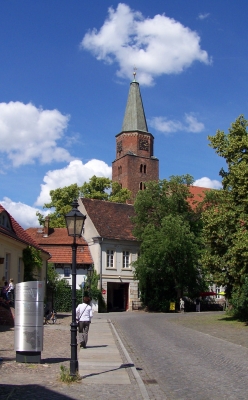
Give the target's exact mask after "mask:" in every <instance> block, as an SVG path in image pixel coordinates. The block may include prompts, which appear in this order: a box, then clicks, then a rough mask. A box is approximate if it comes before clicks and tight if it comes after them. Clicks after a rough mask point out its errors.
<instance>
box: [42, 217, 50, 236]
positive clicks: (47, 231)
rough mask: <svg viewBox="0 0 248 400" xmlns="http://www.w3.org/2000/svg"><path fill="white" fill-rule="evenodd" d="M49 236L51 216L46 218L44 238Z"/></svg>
mask: <svg viewBox="0 0 248 400" xmlns="http://www.w3.org/2000/svg"><path fill="white" fill-rule="evenodd" d="M48 235H49V216H47V217H46V218H45V222H44V235H43V237H48Z"/></svg>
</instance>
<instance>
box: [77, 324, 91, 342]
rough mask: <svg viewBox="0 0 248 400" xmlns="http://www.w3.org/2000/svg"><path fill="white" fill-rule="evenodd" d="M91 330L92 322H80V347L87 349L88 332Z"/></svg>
mask: <svg viewBox="0 0 248 400" xmlns="http://www.w3.org/2000/svg"><path fill="white" fill-rule="evenodd" d="M89 329H90V321H80V322H79V342H80V346H83V347H86V345H87V342H88V332H89Z"/></svg>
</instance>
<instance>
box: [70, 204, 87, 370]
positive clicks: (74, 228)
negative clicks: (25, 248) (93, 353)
mask: <svg viewBox="0 0 248 400" xmlns="http://www.w3.org/2000/svg"><path fill="white" fill-rule="evenodd" d="M78 206H79V204H78V201H77V200H74V201H73V203H72V210H71V211H70V212H68V214H66V215H65V222H66V227H67V231H68V235H69V236H72V237H73V243H72V245H71V247H72V292H71V300H72V322H71V360H70V375H72V376H75V375H77V372H78V359H77V322H76V275H77V269H76V265H77V243H76V238H77V237H80V236H81V235H82V231H83V227H84V221H85V219H86V216H85V215H83V214H82V213H81V212H80V211H79V210H78Z"/></svg>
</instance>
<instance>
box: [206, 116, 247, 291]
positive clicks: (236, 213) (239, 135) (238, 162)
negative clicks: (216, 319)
mask: <svg viewBox="0 0 248 400" xmlns="http://www.w3.org/2000/svg"><path fill="white" fill-rule="evenodd" d="M247 126H248V122H247V121H246V120H245V119H244V117H243V115H241V116H239V117H238V118H237V120H236V121H235V122H234V123H232V125H231V128H230V129H229V132H228V133H227V134H226V133H224V132H223V131H219V130H218V131H217V132H216V135H214V136H209V137H208V139H209V141H210V147H212V148H213V149H214V150H215V151H216V153H217V154H218V155H219V156H220V157H223V158H224V159H225V161H226V163H227V171H225V170H224V169H223V168H222V169H221V170H220V176H221V177H222V185H223V189H222V190H219V191H212V193H208V194H207V196H206V198H205V200H204V208H205V209H204V212H203V224H204V229H203V239H204V242H205V243H206V248H205V251H204V253H203V257H202V263H203V265H204V267H205V268H206V269H207V270H208V271H209V272H210V273H211V274H212V276H213V279H214V280H215V282H216V283H217V284H219V285H221V284H222V285H226V294H227V297H231V293H232V291H233V290H234V291H237V290H239V289H240V288H241V287H242V285H243V284H244V282H245V281H246V277H247V276H248V231H247V221H248V197H247V193H248V132H247Z"/></svg>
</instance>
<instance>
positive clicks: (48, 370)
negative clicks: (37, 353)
mask: <svg viewBox="0 0 248 400" xmlns="http://www.w3.org/2000/svg"><path fill="white" fill-rule="evenodd" d="M105 318H106V316H105ZM70 322H71V316H70V315H66V314H63V315H60V316H59V319H58V323H57V324H55V325H46V326H44V350H43V352H42V362H41V364H21V363H16V361H15V351H14V329H13V328H10V329H9V328H7V327H4V326H0V357H2V358H3V361H2V362H0V399H1V400H7V399H8V400H24V399H25V400H33V399H46V400H47V399H49V400H50V399H51V400H53V399H55V400H57V399H61V400H63V399H89V398H90V399H93V400H94V399H101V400H105V399H126V398H128V397H130V398H132V399H135V400H140V399H141V395H140V390H139V388H138V386H137V384H136V381H135V380H134V377H133V375H132V374H131V373H130V379H131V385H94V384H85V383H84V382H83V381H81V382H79V383H73V384H71V385H67V384H65V383H62V382H60V381H59V379H58V378H59V371H60V365H65V366H66V367H67V368H69V360H70V356H71V354H70ZM99 334H100V332H99ZM122 358H123V363H126V362H127V361H126V359H125V357H124V355H123V354H122Z"/></svg>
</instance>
